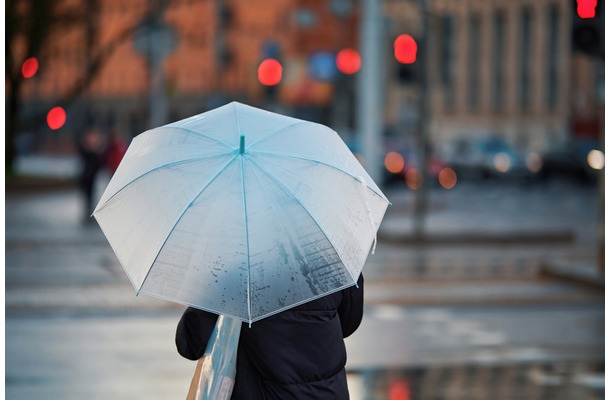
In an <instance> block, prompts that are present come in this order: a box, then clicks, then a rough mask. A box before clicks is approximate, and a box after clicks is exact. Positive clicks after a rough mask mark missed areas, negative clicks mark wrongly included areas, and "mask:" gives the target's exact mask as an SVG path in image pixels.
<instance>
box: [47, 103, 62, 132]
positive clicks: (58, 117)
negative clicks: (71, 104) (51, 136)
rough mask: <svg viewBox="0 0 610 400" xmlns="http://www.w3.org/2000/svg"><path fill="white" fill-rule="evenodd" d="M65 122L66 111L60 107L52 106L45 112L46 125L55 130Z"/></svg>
mask: <svg viewBox="0 0 610 400" xmlns="http://www.w3.org/2000/svg"><path fill="white" fill-rule="evenodd" d="M65 123H66V111H65V110H64V109H63V108H62V107H53V108H52V109H51V110H50V111H49V113H48V114H47V125H49V128H51V129H53V130H57V129H59V128H61V127H62V126H64V124H65Z"/></svg>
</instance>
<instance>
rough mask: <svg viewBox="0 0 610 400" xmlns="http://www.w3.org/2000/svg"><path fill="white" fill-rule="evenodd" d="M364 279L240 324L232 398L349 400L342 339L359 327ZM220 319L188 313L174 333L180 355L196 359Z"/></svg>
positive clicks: (240, 399)
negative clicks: (355, 284) (252, 322)
mask: <svg viewBox="0 0 610 400" xmlns="http://www.w3.org/2000/svg"><path fill="white" fill-rule="evenodd" d="M363 283H364V281H363V277H362V275H360V277H359V279H358V284H357V286H351V287H349V288H347V289H343V290H341V291H338V292H335V293H332V294H330V295H327V296H324V297H321V298H319V299H316V300H313V301H310V302H308V303H305V304H302V305H300V306H297V307H294V308H291V309H289V310H286V311H282V312H280V313H278V314H275V315H272V316H270V317H267V318H264V319H262V320H260V321H258V322H256V323H254V324H253V325H252V327H251V328H249V327H248V325H247V324H246V323H243V324H242V328H241V333H240V336H239V345H238V350H237V374H236V377H235V385H234V388H233V393H232V397H231V399H235V400H238V399H239V400H242V399H333V400H340V399H349V392H348V388H347V377H346V372H345V363H346V360H347V355H346V349H345V344H344V342H343V339H344V338H346V337H348V336H349V335H351V334H352V333H354V332H355V331H356V329H357V328H358V327H359V325H360V322H361V320H362V313H363V289H364V287H363ZM217 318H218V315H217V314H213V313H209V312H206V311H203V310H199V309H196V308H193V307H189V308H187V309H186V311H185V312H184V314H183V315H182V318H181V319H180V322H179V323H178V327H177V330H176V347H177V350H178V352H179V353H180V355H182V356H183V357H185V358H187V359H189V360H198V359H200V358H201V357H202V356H203V354H204V350H205V349H206V346H207V344H208V340H209V338H210V335H211V334H212V330H213V329H214V326H215V324H216V320H217Z"/></svg>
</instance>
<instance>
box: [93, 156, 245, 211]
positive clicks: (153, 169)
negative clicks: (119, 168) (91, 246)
mask: <svg viewBox="0 0 610 400" xmlns="http://www.w3.org/2000/svg"><path fill="white" fill-rule="evenodd" d="M233 153H234V151H230V152H226V153H222V154H214V155H213V156H209V157H195V158H187V159H186V160H180V161H174V162H171V163H167V164H163V165H158V166H156V167H155V168H152V169H150V170H148V171H146V172H144V173H142V174H140V175H138V176H136V177H135V178H133V179H131V180H130V181H129V182H127V183H125V184H124V185H123V186H122V187H121V188H120V189H118V190H117V191H116V192H115V193H114V194H113V195H112V196H110V197H109V198H108V199H107V200H106V201H105V202H104V205H103V206H102V207H100V208H99V209H96V210H95V211H99V210H101V209H103V208H104V206H105V205H106V204H108V202H109V201H110V200H112V199H113V198H114V197H115V196H116V195H118V194H119V193H121V192H122V191H123V189H125V188H126V187H127V186H129V185H131V184H132V183H134V182H135V181H137V180H138V179H141V178H143V177H144V176H146V175H148V174H150V173H153V172H155V171H157V170H160V169H161V168H166V167H173V166H175V165H180V164H188V163H191V162H197V161H203V160H211V159H213V158H220V157H224V156H227V155H229V154H233Z"/></svg>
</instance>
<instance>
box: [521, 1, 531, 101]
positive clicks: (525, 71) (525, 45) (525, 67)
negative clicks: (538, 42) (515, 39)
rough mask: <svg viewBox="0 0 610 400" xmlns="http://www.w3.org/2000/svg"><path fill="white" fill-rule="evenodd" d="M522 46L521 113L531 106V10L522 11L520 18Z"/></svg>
mask: <svg viewBox="0 0 610 400" xmlns="http://www.w3.org/2000/svg"><path fill="white" fill-rule="evenodd" d="M520 20H521V21H520V29H521V45H520V46H519V47H520V53H521V54H520V55H519V76H520V79H519V105H520V107H521V111H525V110H526V109H527V108H528V107H530V106H531V95H532V91H531V87H532V76H531V67H530V66H531V63H532V56H531V55H532V11H531V10H530V9H529V8H524V9H523V10H521V16H520Z"/></svg>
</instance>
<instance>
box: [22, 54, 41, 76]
mask: <svg viewBox="0 0 610 400" xmlns="http://www.w3.org/2000/svg"><path fill="white" fill-rule="evenodd" d="M36 72H38V59H37V58H36V57H30V58H28V59H27V60H25V61H24V62H23V65H22V66H21V73H22V74H23V77H24V78H31V77H33V76H34V75H36Z"/></svg>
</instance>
